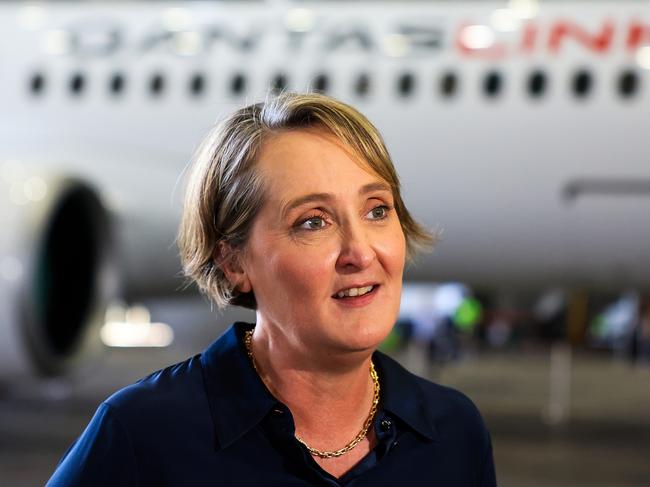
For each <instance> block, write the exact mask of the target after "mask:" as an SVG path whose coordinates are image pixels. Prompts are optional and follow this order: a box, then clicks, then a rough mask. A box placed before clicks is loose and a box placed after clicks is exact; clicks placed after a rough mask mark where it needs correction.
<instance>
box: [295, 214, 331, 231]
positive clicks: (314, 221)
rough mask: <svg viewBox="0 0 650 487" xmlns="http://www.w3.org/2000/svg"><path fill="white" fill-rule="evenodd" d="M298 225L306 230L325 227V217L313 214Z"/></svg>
mask: <svg viewBox="0 0 650 487" xmlns="http://www.w3.org/2000/svg"><path fill="white" fill-rule="evenodd" d="M298 227H300V228H302V229H305V230H320V229H321V228H325V219H324V218H323V217H320V216H312V217H311V218H308V219H306V220H304V221H303V222H302V223H300V224H299V225H298Z"/></svg>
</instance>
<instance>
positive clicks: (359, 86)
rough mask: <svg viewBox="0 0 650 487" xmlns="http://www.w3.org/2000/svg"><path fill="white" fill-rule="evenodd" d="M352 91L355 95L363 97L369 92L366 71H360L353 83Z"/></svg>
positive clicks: (368, 77)
mask: <svg viewBox="0 0 650 487" xmlns="http://www.w3.org/2000/svg"><path fill="white" fill-rule="evenodd" d="M354 92H355V93H356V94H357V96H360V97H364V96H366V95H368V93H369V92H370V76H368V74H367V73H361V74H360V75H359V76H358V77H357V79H356V81H355V83H354Z"/></svg>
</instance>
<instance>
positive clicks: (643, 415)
mask: <svg viewBox="0 0 650 487" xmlns="http://www.w3.org/2000/svg"><path fill="white" fill-rule="evenodd" d="M199 341H200V340H199ZM208 342H209V340H208V341H205V342H204V343H208ZM196 343H197V336H193V337H189V338H188V339H187V340H186V341H185V342H184V343H175V344H174V346H172V347H171V348H169V349H157V350H147V351H146V352H143V351H142V350H133V349H131V350H128V349H112V350H110V351H109V352H108V353H107V356H106V359H105V361H104V362H103V365H102V366H101V368H100V367H99V366H98V367H97V368H96V369H95V371H94V372H91V373H87V374H86V375H85V376H84V377H82V378H80V379H77V381H76V383H75V384H74V385H73V384H70V383H61V382H51V383H48V384H46V385H44V386H41V387H39V388H38V389H35V388H26V389H25V390H20V391H17V390H15V389H14V390H12V391H11V392H10V391H7V390H5V391H4V393H3V394H2V395H0V485H3V486H5V485H6V486H12V487H32V486H39V485H43V484H44V483H45V481H46V480H47V478H48V477H49V475H50V473H51V472H52V470H53V469H54V466H55V465H56V463H57V462H58V460H59V458H60V457H61V455H62V454H63V452H64V451H65V450H66V448H67V447H68V445H69V444H70V443H71V442H72V441H73V439H74V438H75V437H76V436H77V435H78V434H79V433H80V432H81V431H82V430H83V428H84V426H85V425H86V423H87V422H88V420H89V419H90V417H91V416H92V414H93V412H94V410H95V408H96V407H97V405H98V403H99V402H100V401H101V400H102V399H103V398H105V397H106V396H107V395H108V394H110V393H111V392H112V391H114V390H116V389H118V388H119V387H121V386H123V385H126V384H128V383H131V382H133V381H134V380H137V379H138V378H140V377H142V376H143V375H146V374H147V373H149V372H151V371H153V370H156V369H157V368H160V367H162V366H164V365H167V364H170V363H173V362H176V361H178V360H182V359H184V358H185V357H186V356H189V355H191V354H193V353H195V352H196V351H197V350H200V349H201V348H202V347H201V348H198V349H197V348H196ZM398 358H399V359H400V360H401V361H402V362H403V363H405V364H406V365H407V366H408V367H410V368H411V369H412V370H414V371H416V372H418V373H421V374H423V373H425V374H427V375H429V376H432V377H433V379H434V380H435V381H437V382H440V383H443V384H447V385H451V386H453V387H456V388H458V389H460V390H462V391H463V392H465V393H466V394H467V395H469V396H470V397H471V398H472V399H473V400H474V401H475V402H476V404H477V405H478V406H479V408H480V409H481V411H482V413H483V415H484V417H485V420H486V422H487V424H488V427H489V428H490V430H491V432H492V437H493V443H494V452H495V461H496V466H497V476H498V480H499V485H500V486H504V487H518V486H526V487H538V486H539V487H542V486H544V487H547V486H551V485H552V486H558V487H568V486H572V487H573V486H582V485H589V486H590V487H597V486H602V487H605V486H612V487H614V486H616V487H632V486H648V485H650V461H649V460H648V459H650V366H645V367H639V366H637V367H633V366H631V365H630V364H628V363H625V362H622V361H620V360H613V359H611V358H609V357H604V356H598V357H595V356H593V355H586V354H576V355H574V357H573V363H572V368H571V370H572V373H571V384H572V392H571V404H570V408H569V411H570V417H569V419H568V421H566V422H564V423H563V424H560V425H555V426H550V425H549V424H548V421H545V420H544V417H545V416H544V411H545V409H546V406H547V404H548V396H549V353H548V350H534V351H532V350H531V351H526V353H524V352H522V351H518V352H516V353H506V354H503V353H500V354H495V353H490V354H484V355H481V356H480V357H479V356H474V357H468V358H466V359H464V360H462V361H460V362H457V363H454V364H451V365H447V366H445V367H443V368H442V369H437V370H428V371H426V370H425V368H424V367H423V364H424V361H423V359H422V353H421V352H420V351H419V350H418V349H411V350H409V351H407V352H406V353H404V354H402V355H401V356H400V357H398Z"/></svg>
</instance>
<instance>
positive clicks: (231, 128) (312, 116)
mask: <svg viewBox="0 0 650 487" xmlns="http://www.w3.org/2000/svg"><path fill="white" fill-rule="evenodd" d="M311 128H317V129H320V130H325V131H327V132H329V133H331V134H332V135H334V136H335V137H336V138H337V139H338V140H339V141H340V142H341V143H342V144H343V145H345V146H347V147H348V148H350V149H351V150H352V152H353V153H354V154H355V155H357V156H358V158H359V159H360V160H362V161H363V162H366V163H367V165H368V166H369V167H370V168H371V169H372V170H373V171H374V172H376V173H377V175H378V176H379V177H381V178H382V179H383V180H385V181H386V182H387V183H388V184H389V185H390V187H391V190H392V193H393V198H394V201H395V210H396V212H397V215H398V217H399V221H400V224H401V227H402V231H403V232H404V236H405V240H406V250H407V254H406V255H407V258H408V259H409V260H411V259H412V258H413V256H414V254H415V251H416V249H417V248H421V247H428V246H430V245H431V244H432V243H433V237H432V235H431V234H430V233H429V232H428V231H427V230H426V229H425V228H424V227H422V226H421V225H420V224H418V223H417V222H416V221H415V220H414V219H413V217H412V216H411V214H410V213H409V211H408V210H407V209H406V206H405V205H404V202H403V201H402V197H401V194H400V183H399V179H398V176H397V172H396V171H395V167H394V166H393V162H392V160H391V157H390V155H389V153H388V150H387V149H386V146H385V144H384V141H383V139H382V137H381V135H380V134H379V132H378V131H377V129H376V128H375V127H374V126H373V125H372V124H371V123H370V121H369V120H368V119H367V118H366V117H365V116H364V115H362V114H361V113H359V112H358V111H357V110H356V109H354V108H353V107H351V106H350V105H347V104H345V103H342V102H341V101H338V100H336V99H334V98H331V97H329V96H325V95H322V94H317V93H304V94H301V93H282V94H280V95H277V96H273V97H271V98H269V99H268V100H267V101H265V102H262V103H255V104H253V105H249V106H247V107H244V108H241V109H239V110H237V111H235V112H234V113H232V114H231V115H230V116H228V117H227V118H225V119H224V120H223V121H222V122H221V123H219V124H217V125H216V126H215V127H214V128H213V129H212V130H211V131H210V132H209V133H208V135H207V136H206V137H205V139H204V140H203V142H202V144H201V145H200V147H199V149H198V150H197V152H196V154H195V156H194V159H193V161H192V164H191V168H190V172H189V179H188V185H187V190H186V195H185V202H184V208H183V213H182V218H181V224H180V229H179V235H178V244H179V250H180V256H181V261H182V264H183V272H184V274H185V276H187V277H188V278H189V279H190V280H193V281H194V282H195V283H196V284H197V285H198V287H199V289H200V290H201V291H202V292H203V293H205V294H207V295H208V296H209V297H210V298H211V299H212V300H213V301H214V302H215V303H216V304H217V306H218V307H219V308H223V307H225V306H226V305H227V304H234V305H238V306H243V307H246V308H250V309H255V308H256V302H255V295H254V293H253V292H248V293H242V292H240V291H238V290H237V289H235V287H234V286H233V284H232V283H230V282H229V280H228V278H227V277H226V275H225V273H224V271H223V269H222V265H223V261H222V260H220V259H219V258H218V255H216V254H217V252H218V250H217V249H218V247H219V245H220V242H224V243H226V244H228V245H229V246H230V247H231V248H233V249H237V248H240V247H242V246H243V245H245V244H246V242H247V239H248V235H249V233H250V229H251V226H252V223H253V221H254V219H255V217H256V215H257V214H258V211H259V210H260V208H261V207H262V205H263V203H264V201H265V187H264V181H263V180H262V178H261V177H260V175H259V172H258V171H257V170H256V161H257V157H258V154H259V151H260V147H261V146H262V142H263V140H264V139H265V137H268V136H271V135H273V134H278V133H281V132H286V131H290V130H301V129H311Z"/></svg>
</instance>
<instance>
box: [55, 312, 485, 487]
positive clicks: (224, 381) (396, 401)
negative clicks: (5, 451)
mask: <svg viewBox="0 0 650 487" xmlns="http://www.w3.org/2000/svg"><path fill="white" fill-rule="evenodd" d="M252 327H253V325H252V324H248V323H235V324H234V325H233V326H232V327H231V328H230V329H229V330H228V331H227V332H226V333H224V334H223V335H222V336H221V337H220V338H219V339H217V341H215V342H214V343H213V344H212V345H210V346H209V347H208V348H207V350H205V352H203V353H201V354H199V355H196V356H194V357H192V358H190V359H188V360H186V361H184V362H181V363H179V364H176V365H173V366H170V367H167V368H165V369H163V370H160V371H158V372H155V373H153V374H151V375H150V376H148V377H146V378H144V379H142V380H141V381H139V382H137V383H135V384H133V385H131V386H128V387H126V388H124V389H122V390H121V391H119V392H117V393H116V394H114V395H113V396H111V397H110V398H108V399H107V400H106V401H104V402H103V403H102V404H101V405H100V406H99V408H98V410H97V412H96V414H95V416H94V417H93V419H92V420H91V422H90V424H89V425H88V427H87V428H86V430H85V431H84V432H83V434H82V435H81V436H80V437H79V438H78V439H77V441H76V442H75V443H74V444H73V445H72V446H71V447H70V449H69V450H68V451H67V452H66V454H65V455H64V457H63V459H62V460H61V462H60V463H59V465H58V467H57V469H56V471H55V472H54V474H53V476H52V478H51V479H50V481H49V482H48V484H47V486H48V487H59V486H93V487H95V486H97V487H101V486H111V487H113V486H188V485H211V486H249V485H250V486H256V485H260V486H263V485H273V486H308V485H317V486H340V485H345V486H355V487H357V486H358V487H361V486H371V485H372V486H377V485H399V484H398V482H401V483H402V484H403V485H408V486H417V485H441V486H445V487H452V486H459V487H460V486H468V487H469V486H480V487H492V486H495V485H496V480H495V473H494V463H493V459H492V446H491V442H490V435H489V433H488V431H487V429H486V428H485V426H484V424H483V421H482V419H481V416H480V414H479V412H478V410H477V409H476V407H475V406H474V405H473V404H472V402H471V401H470V400H469V399H468V398H467V397H465V396H464V395H463V394H461V393H460V392H458V391H455V390H453V389H450V388H447V387H443V386H440V385H437V384H434V383H432V382H429V381H426V380H424V379H422V378H420V377H417V376H415V375H413V374H411V373H410V372H408V371H406V370H405V369H404V368H403V367H401V366H400V365H399V364H398V363H397V362H395V361H394V360H392V359H391V358H389V357H387V356H386V355H384V354H382V353H380V352H375V353H374V354H373V360H374V363H375V368H376V370H377V373H378V375H379V380H380V385H381V401H380V409H379V411H378V414H377V416H376V418H375V421H374V424H373V426H374V429H375V433H376V436H377V440H378V441H377V446H376V447H375V448H374V449H373V450H372V451H371V452H370V453H369V454H368V455H366V456H365V457H364V458H363V459H362V460H361V461H360V462H359V463H358V464H357V465H356V466H355V467H353V468H352V469H351V470H350V471H348V472H347V473H346V474H345V475H344V476H342V477H341V478H338V479H337V478H335V477H334V476H332V475H330V474H329V473H327V472H326V471H325V470H323V469H322V468H321V467H320V466H319V465H318V464H317V463H316V462H315V461H314V459H313V458H312V456H311V455H310V454H309V452H308V451H307V449H306V448H305V447H304V446H303V445H302V444H301V443H299V442H298V441H297V440H296V439H295V436H294V432H295V427H294V422H293V418H292V416H291V412H290V411H289V409H288V408H287V406H285V405H284V404H282V403H281V402H279V401H278V400H277V399H276V398H275V397H274V396H273V395H272V394H271V393H270V392H269V391H268V389H267V388H266V387H265V385H264V383H263V382H262V381H261V379H260V378H259V376H258V375H257V373H256V372H255V369H254V368H253V366H252V364H251V361H250V359H249V357H248V355H247V353H246V350H245V346H244V343H243V336H244V333H245V331H246V330H248V329H251V328H252Z"/></svg>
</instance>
